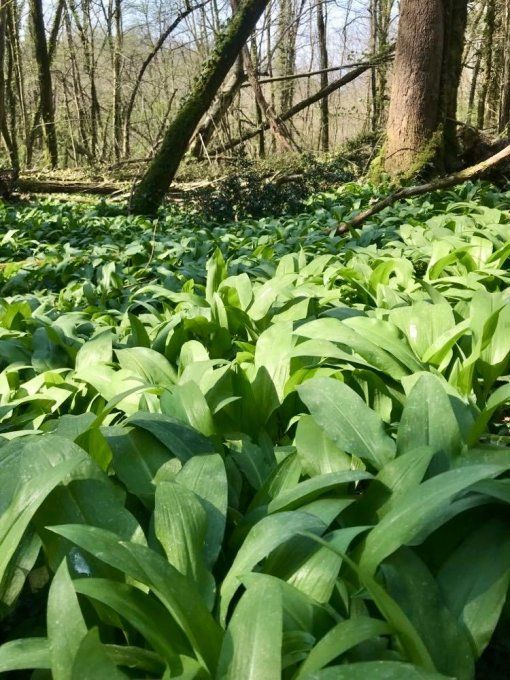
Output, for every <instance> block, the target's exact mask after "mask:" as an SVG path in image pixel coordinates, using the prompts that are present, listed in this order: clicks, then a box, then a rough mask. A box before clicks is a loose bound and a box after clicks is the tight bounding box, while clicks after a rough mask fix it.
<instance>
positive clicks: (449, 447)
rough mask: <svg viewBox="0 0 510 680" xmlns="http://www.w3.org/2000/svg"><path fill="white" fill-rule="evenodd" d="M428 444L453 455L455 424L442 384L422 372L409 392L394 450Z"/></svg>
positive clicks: (455, 450) (457, 435)
mask: <svg viewBox="0 0 510 680" xmlns="http://www.w3.org/2000/svg"><path fill="white" fill-rule="evenodd" d="M418 446H430V447H431V448H432V449H433V451H434V453H438V452H443V453H444V454H446V455H448V456H450V457H453V456H456V455H457V454H459V453H460V450H461V447H462V438H461V433H460V429H459V424H458V422H457V419H456V417H455V414H454V412H453V409H452V407H451V404H450V399H449V397H448V394H447V393H446V390H445V389H444V387H443V384H442V383H441V381H440V380H439V378H437V377H436V376H434V375H432V374H423V375H422V376H421V377H420V378H419V380H418V382H417V383H415V385H414V387H413V388H412V390H411V392H410V393H409V395H408V397H407V399H406V402H405V406H404V411H403V413H402V419H401V421H400V423H399V426H398V435H397V447H398V452H399V453H400V454H401V453H404V452H406V451H410V450H412V449H415V448H417V447H418Z"/></svg>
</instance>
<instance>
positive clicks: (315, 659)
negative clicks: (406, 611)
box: [296, 616, 393, 680]
mask: <svg viewBox="0 0 510 680" xmlns="http://www.w3.org/2000/svg"><path fill="white" fill-rule="evenodd" d="M392 633H393V629H392V628H391V626H389V625H388V624H387V623H386V621H380V620H378V619H371V618H369V617H368V616H360V617H357V618H353V619H347V620H346V621H341V622H340V623H338V624H337V625H336V626H335V627H334V628H332V629H331V630H330V631H329V632H328V633H326V635H325V636H324V637H323V638H322V639H321V640H319V642H317V644H316V645H315V647H314V648H313V649H312V650H311V651H310V654H309V655H308V658H307V659H306V661H305V662H304V663H303V665H302V666H301V668H300V669H299V673H298V675H297V678H296V680H298V679H299V680H300V679H301V678H305V677H309V674H310V673H314V672H315V671H319V670H320V669H321V668H324V666H327V665H328V664H329V663H331V662H332V661H334V660H335V659H336V658H337V657H339V656H341V655H342V654H345V652H347V651H348V650H349V649H351V648H352V647H355V646H356V645H359V644H361V643H362V642H364V641H365V640H369V639H370V638H373V637H377V636H379V635H391V634H392ZM350 665H351V664H349V667H350Z"/></svg>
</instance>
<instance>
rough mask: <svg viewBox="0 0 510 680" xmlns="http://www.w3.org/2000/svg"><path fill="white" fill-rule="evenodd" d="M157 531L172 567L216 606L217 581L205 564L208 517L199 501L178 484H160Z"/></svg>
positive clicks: (158, 486) (157, 502) (157, 488)
mask: <svg viewBox="0 0 510 680" xmlns="http://www.w3.org/2000/svg"><path fill="white" fill-rule="evenodd" d="M154 529H155V533H156V536H157V538H158V540H159V542H160V543H161V545H162V546H163V549H164V551H165V554H166V556H167V559H168V561H169V562H170V564H172V565H173V566H174V567H175V568H176V569H178V570H179V571H180V572H181V574H183V575H184V576H187V577H188V578H189V579H190V580H191V581H193V582H194V583H195V584H196V585H197V587H198V589H199V591H200V592H201V593H202V596H203V598H204V600H205V601H206V602H207V603H208V604H209V606H212V604H213V602H214V588H215V586H214V580H213V578H212V575H211V574H210V573H209V572H208V571H207V569H206V567H205V560H204V542H205V535H206V531H207V513H206V511H205V509H204V507H203V505H202V503H201V502H200V499H199V497H198V496H197V495H196V494H195V493H194V492H193V491H190V490H189V489H187V488H186V487H184V486H182V485H181V484H178V483H176V482H161V483H160V484H158V485H157V487H156V506H155V509H154Z"/></svg>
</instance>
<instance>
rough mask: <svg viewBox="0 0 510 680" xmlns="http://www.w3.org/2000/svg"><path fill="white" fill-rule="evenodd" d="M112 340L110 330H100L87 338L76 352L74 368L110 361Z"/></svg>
mask: <svg viewBox="0 0 510 680" xmlns="http://www.w3.org/2000/svg"><path fill="white" fill-rule="evenodd" d="M112 340H113V334H112V332H111V331H102V332H101V333H98V334H97V335H95V336H94V337H93V338H92V339H90V340H87V342H85V343H84V344H83V345H82V346H81V347H80V349H79V350H78V353H77V354H76V362H75V366H76V369H77V370H79V369H81V368H87V367H88V366H95V365H96V364H109V363H111V361H112Z"/></svg>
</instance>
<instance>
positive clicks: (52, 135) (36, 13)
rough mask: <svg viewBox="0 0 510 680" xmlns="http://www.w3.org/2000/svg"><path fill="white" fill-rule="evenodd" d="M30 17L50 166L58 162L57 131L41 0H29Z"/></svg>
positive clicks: (54, 165)
mask: <svg viewBox="0 0 510 680" xmlns="http://www.w3.org/2000/svg"><path fill="white" fill-rule="evenodd" d="M30 17H31V21H32V33H33V39H34V48H35V60H36V62H37V72H38V76H39V97H40V102H41V116H42V119H43V123H44V133H45V138H46V146H47V148H48V155H49V157H50V163H51V166H52V167H53V168H54V167H56V166H57V164H58V146H57V132H56V129H55V108H54V102H53V84H52V78H51V68H50V66H51V60H50V55H49V53H48V43H47V40H46V29H45V27H44V14H43V6H42V0H30Z"/></svg>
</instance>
